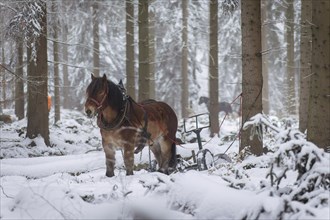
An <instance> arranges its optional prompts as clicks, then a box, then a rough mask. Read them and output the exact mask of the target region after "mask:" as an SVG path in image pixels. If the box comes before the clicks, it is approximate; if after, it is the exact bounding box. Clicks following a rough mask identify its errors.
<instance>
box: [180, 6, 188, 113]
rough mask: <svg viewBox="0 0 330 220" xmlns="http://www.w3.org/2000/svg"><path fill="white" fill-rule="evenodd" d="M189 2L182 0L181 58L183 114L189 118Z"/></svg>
mask: <svg viewBox="0 0 330 220" xmlns="http://www.w3.org/2000/svg"><path fill="white" fill-rule="evenodd" d="M188 16H189V15H188V0H182V57H181V62H182V63H181V71H182V72H181V74H182V76H181V78H182V83H181V85H182V86H181V114H182V117H183V118H186V117H188V112H189V88H188Z"/></svg>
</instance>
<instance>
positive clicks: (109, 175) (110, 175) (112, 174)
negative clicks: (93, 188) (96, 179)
mask: <svg viewBox="0 0 330 220" xmlns="http://www.w3.org/2000/svg"><path fill="white" fill-rule="evenodd" d="M105 175H106V176H107V177H113V176H114V175H115V174H114V173H113V172H112V173H111V172H106V173H105Z"/></svg>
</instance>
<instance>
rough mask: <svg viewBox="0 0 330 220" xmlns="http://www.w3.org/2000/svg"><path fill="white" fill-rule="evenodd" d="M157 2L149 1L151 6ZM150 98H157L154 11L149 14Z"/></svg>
mask: <svg viewBox="0 0 330 220" xmlns="http://www.w3.org/2000/svg"><path fill="white" fill-rule="evenodd" d="M153 1H155V0H149V5H150V4H151V3H152V2H153ZM149 61H150V62H149V71H150V76H149V78H150V90H149V98H150V99H155V98H156V78H155V77H156V17H155V12H154V10H150V12H149Z"/></svg>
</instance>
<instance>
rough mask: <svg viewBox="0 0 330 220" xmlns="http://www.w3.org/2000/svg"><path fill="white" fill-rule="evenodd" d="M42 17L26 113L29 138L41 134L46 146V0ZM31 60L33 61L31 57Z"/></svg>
mask: <svg viewBox="0 0 330 220" xmlns="http://www.w3.org/2000/svg"><path fill="white" fill-rule="evenodd" d="M41 9H42V13H43V15H42V18H41V22H40V27H41V29H42V31H41V34H40V36H39V38H38V39H37V42H36V46H37V50H36V66H35V67H34V64H32V66H30V68H29V71H30V72H29V73H28V74H29V77H28V79H29V83H28V93H29V97H28V98H29V99H28V115H27V133H26V136H27V137H28V138H30V139H33V138H36V137H37V136H38V135H41V136H42V137H43V139H44V142H45V144H46V145H47V146H50V140H49V122H48V105H47V95H48V94H47V88H48V66H47V6H46V2H41ZM31 62H34V61H33V59H32V60H31Z"/></svg>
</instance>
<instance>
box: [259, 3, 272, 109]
mask: <svg viewBox="0 0 330 220" xmlns="http://www.w3.org/2000/svg"><path fill="white" fill-rule="evenodd" d="M268 4H269V1H268V0H264V1H261V21H262V22H261V24H262V29H261V36H262V38H261V46H262V51H263V52H265V51H267V50H268V44H267V39H268V35H269V27H268V24H266V23H265V21H268V7H269V5H268ZM268 60H269V55H268V53H263V54H262V77H263V80H264V83H263V87H262V106H263V112H264V113H265V114H269V111H270V105H269V82H268V80H269V77H268V74H269V70H268V66H269V65H268Z"/></svg>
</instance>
